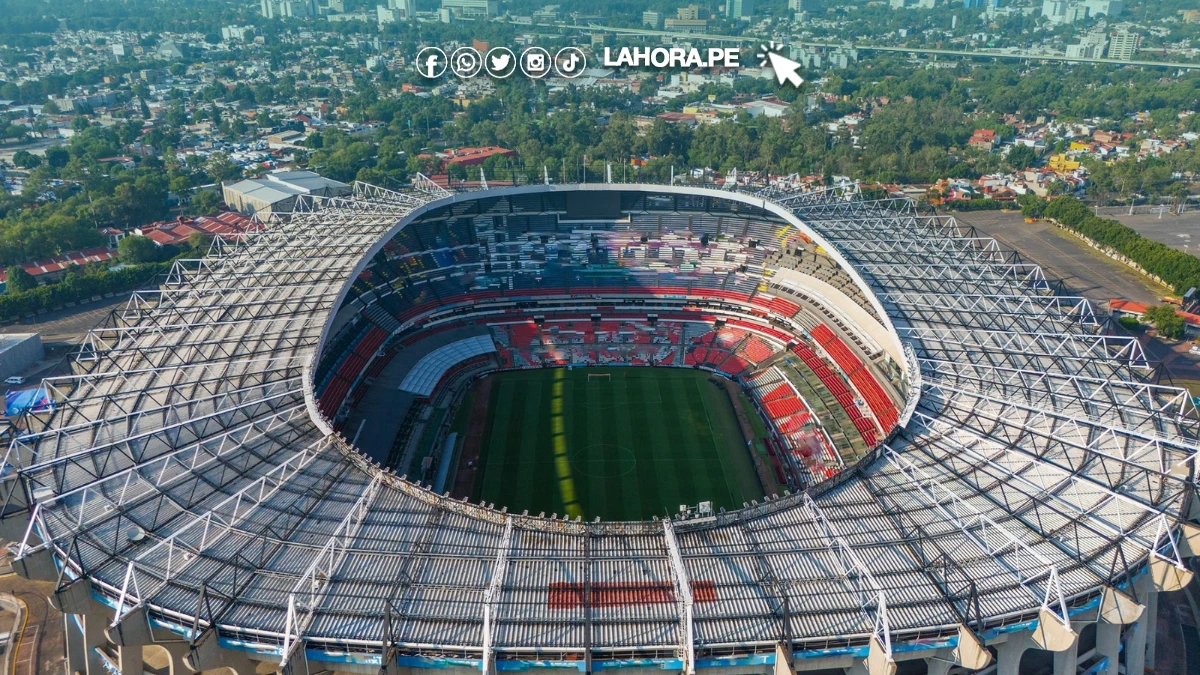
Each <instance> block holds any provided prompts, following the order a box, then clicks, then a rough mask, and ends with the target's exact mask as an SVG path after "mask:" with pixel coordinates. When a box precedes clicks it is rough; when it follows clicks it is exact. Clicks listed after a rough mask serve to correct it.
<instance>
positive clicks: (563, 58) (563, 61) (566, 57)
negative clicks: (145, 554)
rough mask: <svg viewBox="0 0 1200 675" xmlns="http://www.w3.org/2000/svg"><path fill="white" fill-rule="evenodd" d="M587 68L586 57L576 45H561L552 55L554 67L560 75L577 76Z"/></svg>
mask: <svg viewBox="0 0 1200 675" xmlns="http://www.w3.org/2000/svg"><path fill="white" fill-rule="evenodd" d="M586 68H587V59H586V58H585V57H584V56H583V52H582V51H580V50H579V49H578V48H577V47H563V48H562V49H560V50H558V53H557V54H555V55H554V69H555V70H557V71H558V74H559V75H561V76H562V77H567V78H571V77H579V76H580V75H582V74H583V71H584V70H585V69H586Z"/></svg>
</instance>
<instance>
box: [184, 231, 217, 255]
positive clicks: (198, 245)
mask: <svg viewBox="0 0 1200 675" xmlns="http://www.w3.org/2000/svg"><path fill="white" fill-rule="evenodd" d="M212 240H213V239H212V235H211V234H208V233H207V232H193V233H191V234H189V235H188V246H190V247H191V248H192V250H193V251H196V252H197V253H200V254H201V255H203V254H205V253H208V247H209V246H212Z"/></svg>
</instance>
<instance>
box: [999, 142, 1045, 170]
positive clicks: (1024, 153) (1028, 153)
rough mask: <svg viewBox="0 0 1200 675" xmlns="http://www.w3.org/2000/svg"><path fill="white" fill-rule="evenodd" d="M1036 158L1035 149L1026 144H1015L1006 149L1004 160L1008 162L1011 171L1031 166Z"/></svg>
mask: <svg viewBox="0 0 1200 675" xmlns="http://www.w3.org/2000/svg"><path fill="white" fill-rule="evenodd" d="M1037 158H1038V154H1037V150H1034V149H1033V148H1031V147H1029V146H1028V145H1015V146H1013V147H1012V149H1011V150H1009V151H1008V155H1006V156H1005V157H1004V161H1005V162H1007V163H1008V166H1009V168H1011V169H1012V170H1013V171H1021V170H1023V169H1028V168H1029V167H1031V166H1033V163H1034V162H1036V161H1037Z"/></svg>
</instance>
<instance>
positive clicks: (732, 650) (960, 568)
mask: <svg viewBox="0 0 1200 675" xmlns="http://www.w3.org/2000/svg"><path fill="white" fill-rule="evenodd" d="M418 187H419V189H418V190H417V191H415V192H412V193H397V192H390V191H386V190H382V189H378V188H371V187H367V186H358V189H357V192H356V194H355V196H353V197H349V198H338V199H319V198H307V199H306V200H305V201H303V202H302V203H301V207H300V208H299V209H298V210H297V212H296V213H294V214H292V215H290V216H288V217H286V218H283V219H282V221H281V223H280V224H279V225H277V226H273V227H271V228H269V229H267V230H265V231H264V232H262V233H260V234H257V235H255V236H252V237H248V238H247V239H246V240H245V241H242V242H239V243H237V244H231V245H226V246H225V247H224V248H223V249H222V250H221V251H219V252H218V253H219V254H218V255H214V256H212V257H207V258H204V259H202V260H189V261H181V262H179V263H177V264H176V265H175V267H174V269H173V270H172V272H171V274H170V275H169V278H168V279H167V280H166V282H165V283H164V284H163V285H162V287H161V288H159V289H156V290H149V291H141V292H138V293H136V294H134V295H133V297H132V298H131V299H130V300H129V302H128V303H127V304H126V305H125V306H124V307H122V308H121V309H119V310H117V311H116V312H114V313H113V314H112V316H111V317H110V318H109V319H108V320H107V321H106V322H105V323H104V324H103V325H101V326H99V327H97V328H96V329H94V330H93V331H91V332H90V333H89V335H88V336H87V339H86V340H85V341H84V344H83V345H82V348H81V350H80V351H79V353H78V354H77V355H76V356H75V358H74V364H73V366H74V373H73V374H72V375H69V376H64V377H55V378H51V379H49V380H47V381H46V384H45V386H46V388H47V391H48V392H49V393H50V395H51V396H52V397H53V399H54V401H55V409H54V410H53V411H52V412H44V413H31V414H29V415H28V417H27V422H28V429H27V431H26V432H25V433H23V434H22V435H21V436H20V437H19V438H17V439H16V440H15V441H14V442H13V444H12V446H11V447H10V449H9V450H8V455H7V459H6V463H7V464H11V465H12V466H14V467H16V469H17V470H18V475H19V481H18V482H17V484H18V485H19V488H20V491H23V497H24V501H25V503H26V504H29V505H31V510H30V526H29V534H27V536H26V540H25V541H24V542H22V545H21V548H20V550H19V552H18V554H17V555H18V558H20V559H28V558H31V557H32V556H36V555H50V554H52V555H53V556H54V557H55V559H56V560H57V561H58V562H59V564H60V566H62V567H63V568H64V572H63V578H62V582H61V583H63V584H66V583H68V582H70V581H71V580H72V579H78V578H86V579H89V580H90V581H91V583H92V585H93V589H94V591H95V593H97V594H98V595H100V596H102V597H103V598H104V599H105V600H106V602H107V603H108V604H109V606H111V607H112V609H113V623H114V624H119V623H120V622H121V621H122V620H124V619H125V618H126V617H129V616H131V614H132V613H133V612H134V611H136V610H138V609H145V610H146V611H147V612H148V613H149V615H150V616H152V617H153V618H154V619H155V620H157V621H159V622H161V624H163V625H169V626H174V627H175V628H176V629H178V630H180V631H182V632H185V633H188V634H189V635H191V636H192V637H193V638H195V637H196V636H198V635H203V634H212V633H214V632H215V633H217V634H218V635H220V636H222V637H226V638H236V639H238V640H242V641H245V642H246V643H249V644H253V645H260V646H261V645H266V646H269V647H270V648H273V649H275V650H276V651H277V653H278V654H279V655H280V656H281V658H282V659H284V660H287V659H290V658H294V656H295V654H296V653H297V651H298V648H299V647H300V646H302V645H307V648H308V649H309V650H318V651H320V650H322V649H325V650H328V651H347V650H349V651H357V652H362V653H365V654H384V653H386V654H388V655H389V658H390V657H391V656H394V655H396V654H414V655H423V656H429V657H457V658H463V657H465V658H471V659H478V660H479V661H480V662H481V663H482V665H483V668H484V669H485V670H486V669H487V668H488V667H489V663H490V662H491V661H493V660H496V659H521V658H525V659H547V658H549V659H555V658H558V659H568V658H569V659H626V658H664V659H679V660H680V663H681V664H682V667H683V668H684V670H686V671H689V672H690V671H692V670H694V668H695V665H696V663H697V660H698V659H701V658H710V657H719V656H725V655H738V654H746V653H751V652H760V651H761V652H764V653H765V652H768V651H771V650H773V649H774V647H775V645H776V644H779V643H780V642H781V641H782V642H783V643H785V644H787V645H789V646H790V648H791V649H794V650H797V651H799V650H804V649H820V648H829V647H836V646H861V645H865V644H868V643H870V644H871V645H872V649H881V650H882V651H883V652H884V653H885V654H887V655H890V653H891V649H892V648H893V645H896V644H898V643H902V642H904V641H911V640H914V639H916V638H930V637H938V636H941V637H947V638H952V636H955V635H957V632H956V631H957V630H958V627H959V626H962V625H966V626H968V628H969V630H970V631H973V632H975V633H976V634H980V633H983V632H984V631H986V630H988V629H989V628H993V627H996V626H999V625H1005V624H1011V623H1015V622H1020V621H1030V620H1032V619H1035V618H1037V617H1038V616H1039V612H1041V613H1042V614H1041V616H1043V617H1045V616H1047V614H1045V612H1047V611H1048V612H1049V616H1053V617H1055V618H1056V619H1057V620H1059V621H1066V618H1067V614H1068V612H1069V611H1070V609H1071V608H1072V607H1074V606H1078V605H1079V604H1081V603H1083V602H1086V601H1088V600H1090V599H1092V598H1094V597H1095V596H1096V594H1097V593H1098V589H1101V588H1102V587H1105V586H1108V585H1121V584H1124V583H1125V582H1127V581H1129V580H1130V579H1131V578H1132V575H1133V574H1134V573H1135V572H1138V571H1139V570H1140V569H1141V568H1142V566H1143V565H1145V564H1147V563H1149V564H1152V565H1159V566H1167V567H1169V568H1171V569H1176V570H1182V569H1183V568H1182V560H1181V553H1180V542H1179V540H1178V531H1179V525H1180V522H1181V520H1182V518H1183V517H1184V516H1185V515H1186V508H1187V505H1188V503H1189V502H1190V501H1191V499H1192V494H1193V491H1194V489H1195V479H1196V469H1197V467H1196V457H1197V447H1198V439H1200V424H1198V421H1200V416H1198V415H1197V410H1196V408H1195V406H1194V405H1193V403H1192V399H1191V398H1190V396H1188V395H1187V394H1186V392H1184V391H1183V390H1180V389H1175V388H1172V387H1166V386H1160V385H1156V384H1152V383H1150V382H1149V380H1148V375H1149V373H1150V368H1149V364H1148V362H1147V360H1146V357H1145V355H1144V354H1143V353H1142V351H1141V348H1140V347H1139V345H1138V343H1137V342H1136V341H1135V340H1132V339H1129V338H1124V337H1116V336H1112V335H1105V334H1103V333H1102V332H1101V330H1100V327H1099V324H1100V323H1101V322H1100V321H1099V320H1098V319H1097V317H1096V316H1095V314H1094V313H1093V310H1092V307H1091V306H1090V304H1089V303H1088V302H1087V301H1086V300H1085V299H1083V298H1080V297H1073V296H1069V295H1063V294H1060V293H1058V292H1057V289H1056V288H1055V286H1054V285H1053V284H1052V283H1050V282H1049V281H1048V280H1047V279H1046V278H1045V277H1044V276H1043V274H1042V272H1041V270H1040V269H1039V268H1038V267H1036V266H1033V265H1030V264H1028V263H1026V262H1024V261H1023V260H1021V259H1019V258H1018V257H1017V256H1015V254H1013V253H1011V252H1006V251H1003V250H1001V249H1000V248H999V247H998V246H997V245H996V242H995V241H993V240H991V239H987V238H980V237H978V236H976V235H975V234H974V233H972V232H964V231H962V230H960V229H959V228H958V227H957V226H956V224H955V223H954V222H953V220H951V219H947V218H939V217H931V216H922V215H919V214H917V213H916V212H914V210H913V209H912V208H911V205H910V204H909V203H908V202H903V201H885V202H864V201H862V200H861V199H859V198H858V197H857V196H856V195H854V194H853V193H852V192H851V191H844V190H841V191H835V192H829V193H818V194H803V195H801V194H788V193H786V192H782V191H778V190H776V191H772V192H770V193H760V194H757V195H753V196H751V195H745V194H737V193H731V192H720V191H716V190H707V189H700V188H680V187H678V186H673V187H672V188H671V189H672V190H676V191H680V190H683V191H686V192H689V193H693V194H696V195H700V196H706V195H707V196H712V197H716V198H723V199H728V198H743V199H746V200H748V201H749V200H753V201H752V202H751V203H756V204H768V203H770V204H774V205H775V206H777V207H779V208H781V209H784V210H786V212H788V213H790V214H792V216H793V218H794V219H795V221H796V222H797V224H799V223H804V224H805V225H806V226H807V227H808V228H811V230H812V231H813V232H815V233H816V234H817V235H819V236H820V237H822V238H824V240H825V243H826V244H828V245H829V246H830V247H831V250H832V251H840V253H841V255H842V256H843V257H844V259H845V260H846V261H847V262H848V263H849V265H850V267H851V268H852V269H853V270H856V271H857V272H858V274H859V275H860V278H861V279H863V280H865V282H866V285H867V289H866V291H868V292H869V293H873V294H874V297H876V298H878V300H879V302H880V303H881V306H882V307H883V308H884V310H885V311H886V313H887V315H888V317H889V318H890V321H891V323H892V324H893V325H894V327H895V330H896V331H897V332H898V334H899V336H900V338H901V339H902V341H903V342H904V343H905V345H906V346H907V347H909V348H911V351H910V352H909V355H910V359H911V363H910V364H909V365H908V367H909V368H911V369H914V370H915V371H919V377H916V373H915V372H914V373H910V382H912V383H913V386H914V390H913V391H912V393H911V394H910V399H911V400H910V401H909V408H908V410H907V411H906V414H905V417H904V419H903V420H902V422H901V424H902V428H901V429H899V430H898V431H897V432H896V433H894V434H893V435H892V436H891V437H890V438H889V439H888V440H887V441H886V442H885V443H884V444H883V445H882V446H880V447H879V448H877V449H876V450H875V452H874V454H873V456H872V457H871V458H869V459H868V460H866V461H864V462H863V463H862V464H860V465H859V466H858V467H857V468H856V469H855V470H853V471H849V472H847V473H845V474H844V475H843V478H842V479H841V480H837V481H830V482H828V483H824V484H821V485H819V486H818V487H817V488H814V489H812V490H810V492H808V493H805V494H794V495H786V496H783V497H778V498H774V499H768V500H767V501H766V502H765V503H762V504H754V505H751V506H749V507H748V508H745V509H743V510H739V511H736V512H731V513H722V514H720V515H719V516H717V517H716V518H715V519H708V520H705V521H703V522H700V521H690V520H676V521H671V522H643V523H604V522H596V523H581V522H578V521H574V522H567V521H562V520H551V519H546V518H535V517H528V516H516V515H510V514H507V513H505V512H501V511H495V510H490V509H487V508H483V507H479V506H473V505H470V504H466V503H463V502H459V501H454V500H450V499H447V498H443V497H439V496H436V495H433V494H431V493H430V492H428V491H427V490H426V489H424V488H422V487H420V486H416V485H413V484H411V483H409V482H407V481H405V480H402V479H401V478H398V477H396V476H395V475H393V474H391V473H389V472H387V471H385V470H381V469H380V468H379V467H378V466H375V465H373V464H371V463H370V462H369V461H368V460H366V459H365V458H364V457H363V456H361V455H360V454H358V453H357V452H356V451H355V450H354V449H353V448H351V447H350V446H349V445H348V443H346V442H345V441H344V440H343V439H342V438H341V437H340V436H338V435H336V434H334V433H333V432H332V430H331V427H330V426H329V423H328V421H327V420H324V419H323V418H321V413H320V412H319V411H318V409H317V407H316V404H315V402H314V397H313V392H312V384H311V379H312V378H311V374H310V373H311V370H312V368H313V367H314V364H315V363H316V359H317V357H318V350H319V345H320V344H321V341H322V339H323V331H325V330H326V326H327V324H328V323H329V322H330V317H331V314H332V313H333V312H334V311H335V310H336V308H337V306H338V304H339V300H340V298H341V297H342V294H343V292H344V289H345V288H346V286H347V283H348V280H350V279H351V278H352V277H353V276H354V275H355V274H356V269H357V267H356V266H358V265H359V264H360V262H361V261H362V258H363V256H364V255H365V254H367V252H368V250H369V249H371V247H372V246H373V245H375V244H376V243H377V242H379V241H380V240H381V239H382V238H383V237H385V236H387V235H388V234H389V232H391V231H393V230H394V228H395V227H396V226H397V225H398V224H399V223H402V222H404V219H405V218H406V217H407V216H410V215H411V214H413V213H415V212H416V211H417V210H419V209H421V208H423V207H427V206H428V205H429V204H431V203H435V202H437V200H439V199H442V198H446V197H450V198H455V199H462V198H464V195H454V196H452V195H450V194H449V193H446V192H445V191H443V190H441V189H440V188H438V187H437V186H436V185H433V184H432V183H431V182H428V181H422V182H421V183H420V184H419V186H418ZM588 187H589V188H590V189H612V190H645V191H652V190H661V189H665V188H663V187H662V186H633V185H610V186H604V187H602V186H588ZM524 189H526V190H528V189H530V188H524ZM542 189H545V190H551V189H557V190H569V189H571V188H570V187H569V186H544V188H542ZM497 192H498V191H496V190H492V191H488V193H490V194H495V193H497ZM488 193H482V192H480V193H472V194H473V195H481V194H488ZM768 200H770V201H768ZM12 484H13V483H12V482H10V485H12ZM21 496H22V494H21V493H20V492H18V494H16V495H12V496H11V498H12V499H14V500H17V501H19V498H20V497H21ZM14 503H15V502H14ZM555 584H572V585H582V588H584V589H585V590H584V592H583V593H582V594H580V595H579V596H578V597H580V598H582V599H581V600H580V601H579V602H577V603H574V604H571V603H568V604H567V606H561V605H555V604H554V603H551V602H550V600H549V596H550V593H551V590H550V589H551V587H552V586H553V585H555ZM613 584H633V585H635V586H636V585H639V584H641V585H645V586H646V587H654V588H659V587H665V588H668V589H671V594H672V595H673V597H674V598H675V601H674V602H668V603H661V604H656V603H644V604H638V605H628V606H606V605H602V604H596V603H593V602H591V600H590V599H591V598H592V593H591V590H592V589H593V588H600V587H604V586H611V585H613ZM702 584H703V585H706V586H705V587H706V588H711V589H712V590H711V592H706V593H698V592H696V589H697V588H700V587H701V585H702ZM189 631H190V632H189Z"/></svg>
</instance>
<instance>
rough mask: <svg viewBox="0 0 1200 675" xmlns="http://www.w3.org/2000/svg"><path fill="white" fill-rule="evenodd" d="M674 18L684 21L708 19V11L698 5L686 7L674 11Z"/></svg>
mask: <svg viewBox="0 0 1200 675" xmlns="http://www.w3.org/2000/svg"><path fill="white" fill-rule="evenodd" d="M676 18H677V19H682V20H684V21H697V20H699V19H707V18H708V9H707V8H705V7H701V6H700V5H688V6H687V7H680V8H679V9H678V10H676Z"/></svg>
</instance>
